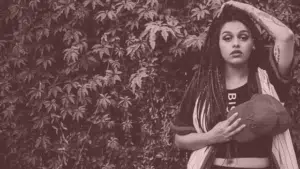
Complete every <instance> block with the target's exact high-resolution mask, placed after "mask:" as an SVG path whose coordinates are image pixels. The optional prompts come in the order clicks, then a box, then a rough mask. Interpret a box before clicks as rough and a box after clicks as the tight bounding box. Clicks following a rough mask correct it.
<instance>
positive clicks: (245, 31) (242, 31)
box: [222, 30, 250, 34]
mask: <svg viewBox="0 0 300 169" xmlns="http://www.w3.org/2000/svg"><path fill="white" fill-rule="evenodd" d="M226 33H229V34H232V32H230V31H224V32H222V34H226ZM239 33H250V32H249V31H248V30H241V31H240V32H239Z"/></svg>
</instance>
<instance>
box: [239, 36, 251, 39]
mask: <svg viewBox="0 0 300 169" xmlns="http://www.w3.org/2000/svg"><path fill="white" fill-rule="evenodd" d="M240 38H241V39H242V40H248V39H249V37H248V36H241V37H240Z"/></svg>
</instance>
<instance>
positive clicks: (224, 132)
mask: <svg viewBox="0 0 300 169" xmlns="http://www.w3.org/2000/svg"><path fill="white" fill-rule="evenodd" d="M237 115H238V114H237V113H235V114H233V115H232V116H231V117H230V118H228V119H226V120H224V121H221V122H219V123H217V124H216V125H215V126H214V127H213V128H212V129H211V130H210V131H209V133H210V134H211V138H212V139H213V142H214V143H223V142H228V141H230V140H232V137H233V136H234V135H235V134H237V133H239V132H240V131H242V130H243V128H244V127H245V126H246V125H240V120H241V119H240V118H239V119H236V117H237Z"/></svg>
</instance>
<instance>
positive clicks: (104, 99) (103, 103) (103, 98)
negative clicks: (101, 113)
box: [97, 93, 111, 109]
mask: <svg viewBox="0 0 300 169" xmlns="http://www.w3.org/2000/svg"><path fill="white" fill-rule="evenodd" d="M110 99H111V96H109V95H107V93H106V94H104V95H103V94H100V98H99V99H98V100H97V107H99V106H100V107H101V108H103V109H107V107H108V106H109V105H110V104H111V101H110Z"/></svg>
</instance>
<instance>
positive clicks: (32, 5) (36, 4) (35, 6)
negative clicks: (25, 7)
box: [29, 0, 40, 10]
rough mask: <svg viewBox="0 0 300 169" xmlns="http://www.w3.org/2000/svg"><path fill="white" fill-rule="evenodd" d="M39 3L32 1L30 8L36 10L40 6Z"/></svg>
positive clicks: (36, 0) (38, 0) (37, 0)
mask: <svg viewBox="0 0 300 169" xmlns="http://www.w3.org/2000/svg"><path fill="white" fill-rule="evenodd" d="M38 3H40V0H31V1H30V2H29V7H30V8H31V9H32V10H35V9H36V8H37V6H38Z"/></svg>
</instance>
